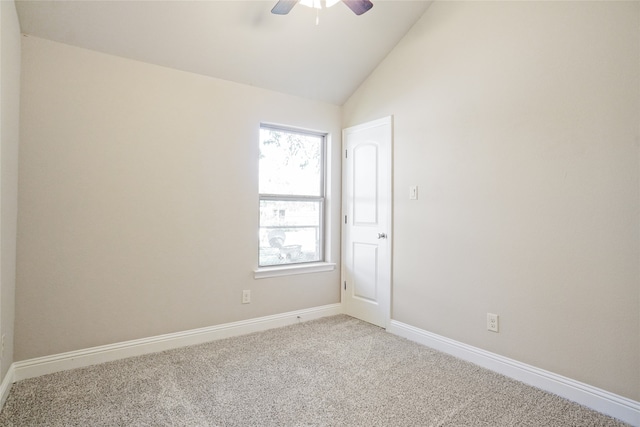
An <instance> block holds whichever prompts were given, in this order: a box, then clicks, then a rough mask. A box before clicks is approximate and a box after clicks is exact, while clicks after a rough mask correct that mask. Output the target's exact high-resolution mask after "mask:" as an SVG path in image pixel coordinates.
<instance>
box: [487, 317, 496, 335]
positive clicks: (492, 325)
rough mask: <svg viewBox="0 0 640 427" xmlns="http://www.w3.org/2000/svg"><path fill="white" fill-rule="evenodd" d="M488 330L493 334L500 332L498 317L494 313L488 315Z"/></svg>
mask: <svg viewBox="0 0 640 427" xmlns="http://www.w3.org/2000/svg"><path fill="white" fill-rule="evenodd" d="M487 330H488V331H491V332H498V315H497V314H493V313H487Z"/></svg>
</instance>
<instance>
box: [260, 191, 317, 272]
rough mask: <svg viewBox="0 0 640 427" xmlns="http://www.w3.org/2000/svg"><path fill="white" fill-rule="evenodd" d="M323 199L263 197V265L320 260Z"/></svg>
mask: <svg viewBox="0 0 640 427" xmlns="http://www.w3.org/2000/svg"><path fill="white" fill-rule="evenodd" d="M321 212H322V201H320V200H318V201H304V202H300V201H288V200H286V201H285V200H260V260H259V261H260V265H261V266H265V265H277V264H292V263H301V262H314V261H320V259H321V258H320V253H321V248H320V233H321V230H320V224H321Z"/></svg>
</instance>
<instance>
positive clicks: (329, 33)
mask: <svg viewBox="0 0 640 427" xmlns="http://www.w3.org/2000/svg"><path fill="white" fill-rule="evenodd" d="M275 2H276V0H259V1H248V0H229V1H220V0H208V1H190V0H174V1H154V0H151V1H149V0H147V1H121V0H109V1H94V0H86V1H78V0H72V1H67V0H47V1H33V0H18V1H17V2H16V4H17V10H18V16H19V20H20V26H21V30H22V32H23V33H26V34H30V35H33V36H37V37H42V38H46V39H49V40H54V41H58V42H62V43H66V44H70V45H74V46H78V47H82V48H87V49H92V50H96V51H99V52H104V53H108V54H113V55H118V56H122V57H125V58H130V59H134V60H139V61H143V62H148V63H152V64H157V65H161V66H166V67H171V68H175V69H179V70H184V71H190V72H194V73H198V74H203V75H207V76H212V77H217V78H221V79H225V80H230V81H235V82H238V83H243V84H247V85H252V86H257V87H261V88H265V89H271V90H275V91H279V92H282V93H287V94H291V95H296V96H301V97H306V98H311V99H316V100H321V101H326V102H330V103H333V104H337V105H342V104H343V103H344V102H345V101H346V99H347V98H348V97H349V96H350V95H351V94H352V93H353V92H354V91H355V90H356V89H357V88H358V86H359V85H360V84H361V83H362V82H363V81H364V79H365V78H366V77H367V76H368V75H369V74H370V73H371V72H372V71H373V70H374V69H375V67H376V66H377V65H378V64H379V63H380V62H381V61H382V60H383V59H384V58H385V56H386V55H387V54H388V53H389V52H390V51H391V50H392V49H393V47H394V46H395V45H396V44H397V43H398V41H399V40H400V39H401V38H402V37H403V36H404V35H405V34H406V33H407V31H408V30H409V29H410V28H411V27H412V26H413V24H414V23H415V22H416V21H417V20H418V19H419V18H420V16H422V14H423V13H424V12H425V11H426V9H427V8H428V7H429V5H430V2H429V1H426V0H415V1H407V0H373V3H374V7H373V8H372V9H371V10H370V11H368V12H367V13H365V14H364V15H361V16H356V15H355V14H354V13H353V12H352V11H351V10H350V9H349V8H348V7H347V6H346V5H344V4H342V3H339V4H336V5H334V6H332V7H331V8H323V9H321V10H316V9H311V8H308V7H306V6H303V5H301V4H298V5H296V6H295V7H294V8H293V10H292V11H291V12H290V13H289V14H288V15H284V16H280V15H274V14H272V13H271V12H270V11H271V8H272V7H273V5H274V4H275ZM316 20H318V21H319V22H318V24H317V25H316Z"/></svg>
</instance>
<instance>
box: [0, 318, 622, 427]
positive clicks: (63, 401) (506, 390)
mask: <svg viewBox="0 0 640 427" xmlns="http://www.w3.org/2000/svg"><path fill="white" fill-rule="evenodd" d="M623 425H625V424H623V423H621V422H619V421H616V420H614V419H612V418H610V417H607V416H605V415H602V414H599V413H597V412H594V411H591V410H589V409H587V408H585V407H582V406H580V405H577V404H575V403H572V402H569V401H567V400H565V399H562V398H560V397H558V396H555V395H552V394H549V393H545V392H543V391H540V390H537V389H535V388H532V387H529V386H526V385H524V384H522V383H519V382H516V381H513V380H510V379H508V378H505V377H503V376H501V375H498V374H495V373H493V372H491V371H487V370H485V369H483V368H480V367H478V366H475V365H472V364H470V363H467V362H463V361H461V360H458V359H455V358H453V357H451V356H448V355H445V354H442V353H439V352H436V351H434V350H431V349H429V348H427V347H423V346H421V345H419V344H416V343H413V342H410V341H408V340H405V339H403V338H399V337H397V336H394V335H391V334H388V333H386V332H385V331H384V330H382V329H380V328H377V327H375V326H372V325H369V324H367V323H364V322H361V321H359V320H356V319H353V318H351V317H348V316H334V317H328V318H324V319H320V320H316V321H311V322H306V323H300V324H297V325H293V326H289V327H285V328H280V329H273V330H270V331H266V332H261V333H257V334H251V335H245V336H241V337H236V338H230V339H225V340H220V341H215V342H212V343H208V344H204V345H199V346H193V347H187V348H182V349H178V350H171V351H166V352H162V353H157V354H153V355H148V356H142V357H136V358H131V359H126V360H121V361H117V362H110V363H105V364H102V365H97V366H93V367H89V368H82V369H76V370H72V371H67V372H60V373H56V374H51V375H46V376H43V377H39V378H33V379H29V380H25V381H22V382H19V383H17V384H14V386H13V388H12V390H11V393H10V395H9V397H8V399H7V402H6V404H5V407H4V410H3V411H2V413H1V414H0V426H493V427H495V426H535V427H543V426H623Z"/></svg>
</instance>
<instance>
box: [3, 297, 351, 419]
mask: <svg viewBox="0 0 640 427" xmlns="http://www.w3.org/2000/svg"><path fill="white" fill-rule="evenodd" d="M340 313H342V306H341V305H340V304H330V305H325V306H320V307H314V308H308V309H304V310H298V311H290V312H288V313H282V314H275V315H272V316H265V317H258V318H255V319H249V320H242V321H239V322H232V323H225V324H222V325H216V326H209V327H206V328H200V329H192V330H189V331H184V332H177V333H173V334H166V335H158V336H155V337H150V338H143V339H138V340H132V341H125V342H120V343H116V344H109V345H103V346H100V347H92V348H87V349H84V350H77V351H70V352H68V353H60V354H54V355H51V356H44V357H38V358H36V359H29V360H23V361H20V362H15V363H13V365H11V370H13V372H12V375H11V376H10V375H9V374H7V376H6V378H10V380H9V383H10V382H16V381H21V380H24V379H27V378H33V377H38V376H41V375H46V374H51V373H54V372H59V371H66V370H69V369H75V368H81V367H84V366H90V365H96V364H99V363H104V362H109V361H113V360H119V359H125V358H128V357H133V356H140V355H143V354H149V353H156V352H159V351H164V350H170V349H174V348H179V347H184V346H188V345H195V344H202V343H206V342H210V341H215V340H219V339H223V338H229V337H235V336H238V335H245V334H249V333H252V332H259V331H264V330H267V329H273V328H278V327H281V326H287V325H292V324H294V323H298V322H300V321H308V320H312V319H318V318H320V317H325V316H333V315H336V314H340ZM10 372H11V371H10ZM11 377H12V378H11ZM6 378H5V381H4V382H3V385H4V383H5V382H7V380H6ZM0 408H1V406H0Z"/></svg>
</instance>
